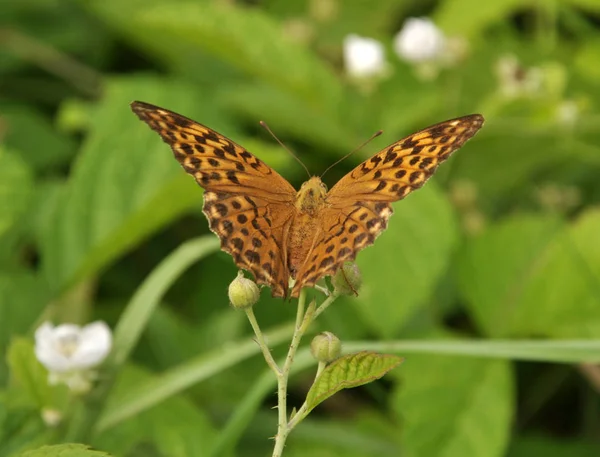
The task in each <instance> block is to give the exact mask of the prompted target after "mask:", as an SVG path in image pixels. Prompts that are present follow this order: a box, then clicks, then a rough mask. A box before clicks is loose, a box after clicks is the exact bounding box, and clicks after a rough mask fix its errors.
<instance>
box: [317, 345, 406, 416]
mask: <svg viewBox="0 0 600 457" xmlns="http://www.w3.org/2000/svg"><path fill="white" fill-rule="evenodd" d="M402 360H403V359H402V358H401V357H398V356H396V355H389V354H378V353H376V352H370V351H362V352H357V353H355V354H348V355H344V356H342V357H340V358H338V359H336V360H334V361H333V362H331V363H330V364H329V365H327V366H326V367H325V369H324V370H323V372H322V373H321V374H320V375H319V377H318V378H317V379H316V380H315V383H314V384H313V385H312V387H311V388H310V390H309V391H308V394H307V396H306V403H307V405H308V411H311V410H312V409H314V408H315V407H316V406H317V405H318V404H319V403H322V402H323V401H325V400H327V399H328V398H329V397H331V396H332V395H333V394H335V393H336V392H339V391H340V390H343V389H350V388H352V387H358V386H362V385H363V384H367V383H369V382H372V381H375V380H377V379H379V378H381V377H382V376H383V375H385V374H386V373H387V372H389V371H391V370H393V369H394V368H396V367H397V366H398V365H400V363H402Z"/></svg>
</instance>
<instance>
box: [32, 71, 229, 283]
mask: <svg viewBox="0 0 600 457" xmlns="http://www.w3.org/2000/svg"><path fill="white" fill-rule="evenodd" d="M193 94H196V96H198V97H199V96H200V94H199V93H198V91H197V90H196V89H194V88H193V87H191V86H188V85H185V84H181V83H176V82H170V83H168V82H161V81H160V80H155V79H149V78H142V77H137V78H135V77H134V78H130V79H122V80H115V81H112V82H111V83H110V84H109V85H108V87H107V91H106V96H105V98H104V99H103V101H102V102H101V104H100V105H99V107H98V111H97V113H96V115H95V116H94V119H93V120H92V124H91V127H90V132H89V134H88V137H87V140H86V142H85V144H84V146H83V151H82V153H81V155H80V156H79V158H78V160H77V162H76V164H75V166H74V169H73V173H72V175H71V177H70V181H69V184H68V187H67V189H65V193H64V195H63V198H62V201H61V203H60V205H58V207H57V211H56V212H55V214H54V218H53V219H54V220H53V223H52V225H51V226H50V228H49V229H48V230H47V231H46V232H45V234H44V240H43V260H44V270H45V273H46V276H47V278H48V280H49V282H50V284H51V286H52V287H53V289H54V290H60V289H62V288H64V287H66V286H67V285H69V284H71V283H73V281H75V280H77V279H80V278H82V277H84V276H85V275H90V274H92V273H94V272H97V271H98V270H99V269H100V268H102V267H104V266H106V264H108V263H109V262H111V261H112V260H114V259H115V258H116V257H118V256H119V255H122V254H123V253H124V252H125V251H127V250H129V249H131V248H132V247H133V246H135V245H136V244H137V243H139V242H140V241H141V240H143V239H144V238H146V237H147V236H148V235H149V234H151V233H152V232H154V231H156V230H157V229H159V228H160V227H162V226H164V225H165V224H167V223H169V222H171V221H172V220H173V219H175V218H176V217H179V216H180V215H181V214H182V213H184V212H186V211H189V210H190V209H192V208H194V207H196V208H199V207H200V204H201V201H202V199H201V195H202V192H201V190H200V189H199V188H198V187H197V186H196V185H195V184H194V182H193V180H192V179H191V178H189V177H188V176H186V175H185V173H184V172H183V171H182V170H181V167H180V166H179V165H178V164H177V161H176V160H174V158H173V154H172V153H171V152H170V151H169V148H168V147H167V146H166V145H165V144H164V143H163V142H162V141H160V138H159V137H157V136H156V135H154V134H153V132H151V131H150V130H149V129H148V128H147V126H146V125H144V124H143V123H141V122H140V121H139V120H138V119H137V118H136V117H135V115H134V114H133V113H132V112H131V110H130V108H129V103H130V102H131V101H132V100H133V99H136V98H137V99H142V100H148V101H153V102H156V103H159V104H160V103H161V102H160V100H163V102H164V103H162V104H165V105H169V107H171V108H173V109H176V110H178V109H179V108H178V107H181V108H183V109H180V110H181V111H183V112H188V113H190V115H194V113H199V112H203V113H204V114H203V116H202V117H203V118H204V119H206V122H207V123H211V124H223V122H222V121H220V119H221V117H220V114H219V112H218V109H217V108H216V107H211V106H210V103H208V104H206V105H204V104H203V105H201V106H200V109H199V108H198V105H197V104H195V103H194V99H195V98H196V97H195V96H193ZM204 97H205V98H206V99H210V96H208V95H204ZM186 106H187V108H185V107H186ZM199 117H200V116H199Z"/></svg>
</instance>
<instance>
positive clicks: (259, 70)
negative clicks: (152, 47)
mask: <svg viewBox="0 0 600 457" xmlns="http://www.w3.org/2000/svg"><path fill="white" fill-rule="evenodd" d="M136 19H137V18H136ZM139 19H141V21H142V22H143V23H144V24H145V25H147V26H148V27H149V28H151V29H152V30H154V31H155V33H162V32H168V33H169V34H174V35H175V36H177V37H178V38H179V40H181V41H182V42H183V44H185V45H192V46H196V47H198V48H199V49H201V50H203V51H206V52H208V53H211V54H213V55H215V56H216V57H218V58H220V59H222V60H224V61H226V62H228V63H229V64H230V65H232V66H233V67H236V68H238V69H240V70H242V71H244V72H246V73H248V74H249V75H252V76H254V77H257V78H259V79H260V80H262V81H263V82H267V83H269V84H271V85H273V86H276V87H279V88H281V89H285V90H288V91H290V92H292V93H294V94H296V96H298V97H302V98H305V100H306V101H307V102H308V104H309V105H313V106H329V107H334V106H335V104H336V102H338V101H339V100H340V95H341V91H340V89H341V86H340V85H339V83H338V81H337V80H336V78H335V77H334V76H333V74H332V73H331V72H330V71H329V70H328V68H327V67H326V66H325V65H324V64H323V63H322V62H321V61H320V60H319V59H317V58H316V57H314V56H313V54H312V53H310V52H309V51H308V50H307V49H305V48H303V47H301V46H299V45H297V44H295V43H293V42H292V41H291V40H290V39H288V38H287V37H286V36H285V35H284V34H283V32H282V30H281V28H280V27H279V26H278V24H277V23H276V22H275V21H273V20H272V19H271V17H269V16H268V15H266V14H264V13H263V12H262V11H260V10H258V9H256V8H244V7H237V6H233V5H227V4H218V3H216V4H215V3H201V4H200V3H197V2H179V3H178V4H177V5H171V4H169V5H167V4H164V5H158V6H148V7H146V8H144V9H143V11H141V12H140V16H139ZM265 56H268V58H265Z"/></svg>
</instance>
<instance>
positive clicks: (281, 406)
mask: <svg viewBox="0 0 600 457" xmlns="http://www.w3.org/2000/svg"><path fill="white" fill-rule="evenodd" d="M337 297H338V294H337V293H335V292H334V293H332V294H331V295H329V296H328V297H327V298H326V299H325V301H324V302H323V303H321V305H320V306H318V307H317V305H316V303H315V301H314V300H313V301H312V302H311V303H310V304H309V305H308V306H306V291H305V290H304V289H302V290H301V291H300V296H299V297H298V308H297V311H296V323H295V326H294V333H293V335H292V340H291V342H290V348H289V350H288V353H287V356H286V358H285V361H284V362H283V367H280V366H279V365H278V364H277V362H275V360H274V359H273V356H272V354H271V351H270V349H269V347H268V345H267V342H266V341H265V339H264V336H263V335H262V332H261V330H260V327H259V325H258V322H257V320H256V316H255V315H254V312H253V311H252V308H248V309H246V315H247V316H248V320H249V321H250V325H252V329H253V330H254V334H255V335H256V341H257V343H258V345H259V346H260V349H261V351H262V353H263V356H264V358H265V360H266V362H267V364H268V365H269V367H270V368H271V369H272V370H273V372H274V373H275V376H276V377H277V410H278V421H277V435H276V436H275V446H274V448H273V457H281V455H282V454H283V449H284V447H285V442H286V440H287V437H288V435H289V433H290V431H291V430H292V429H293V428H294V427H295V426H296V425H297V424H298V423H299V422H300V421H302V419H304V418H305V417H306V416H307V414H308V407H307V405H306V402H305V403H304V404H303V405H302V407H301V408H300V410H298V412H297V413H296V414H294V416H293V417H292V418H290V419H288V411H287V388H288V380H289V376H290V371H291V368H292V363H293V362H294V357H295V355H296V352H297V351H298V347H299V346H300V341H301V340H302V337H303V336H304V334H305V333H306V331H307V330H308V328H309V326H310V324H311V323H312V322H313V321H314V320H315V318H316V317H317V316H319V315H320V314H321V313H322V312H323V311H325V309H327V307H329V305H331V303H333V302H334V301H335V299H336V298H337ZM324 368H325V364H322V363H319V367H318V369H317V377H318V376H319V375H320V374H321V372H322V371H323V369H324Z"/></svg>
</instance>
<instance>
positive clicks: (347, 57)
mask: <svg viewBox="0 0 600 457" xmlns="http://www.w3.org/2000/svg"><path fill="white" fill-rule="evenodd" d="M344 63H345V66H346V71H347V72H348V74H350V75H351V76H355V77H364V76H372V75H377V74H380V73H382V72H383V71H384V70H385V55H384V49H383V45H382V44H381V43H380V42H379V41H377V40H375V39H373V38H364V37H361V36H358V35H348V36H346V38H344Z"/></svg>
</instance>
